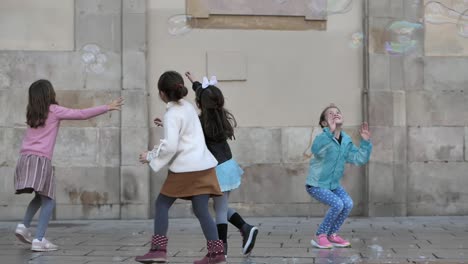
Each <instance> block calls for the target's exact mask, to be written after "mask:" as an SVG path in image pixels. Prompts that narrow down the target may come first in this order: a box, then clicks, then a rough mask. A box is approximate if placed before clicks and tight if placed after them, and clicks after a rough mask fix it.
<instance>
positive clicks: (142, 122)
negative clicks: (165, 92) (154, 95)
mask: <svg viewBox="0 0 468 264" xmlns="http://www.w3.org/2000/svg"><path fill="white" fill-rule="evenodd" d="M122 96H123V97H124V98H125V106H124V108H123V109H122V127H131V128H148V127H149V124H148V122H149V121H148V95H147V93H146V92H145V91H144V90H124V91H122Z"/></svg>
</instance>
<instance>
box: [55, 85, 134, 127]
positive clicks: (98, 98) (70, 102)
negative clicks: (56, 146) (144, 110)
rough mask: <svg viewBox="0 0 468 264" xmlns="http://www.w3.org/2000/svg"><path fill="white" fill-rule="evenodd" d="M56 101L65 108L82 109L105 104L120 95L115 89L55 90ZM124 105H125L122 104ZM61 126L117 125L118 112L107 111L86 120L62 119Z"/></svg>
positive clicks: (118, 119) (118, 124)
mask: <svg viewBox="0 0 468 264" xmlns="http://www.w3.org/2000/svg"><path fill="white" fill-rule="evenodd" d="M56 94H57V101H58V103H59V104H60V105H61V106H63V107H67V108H72V109H84V108H89V107H94V106H98V105H107V104H109V103H110V102H112V100H114V99H117V98H118V97H120V92H117V91H57V92H56ZM124 107H125V106H124ZM60 126H61V127H119V126H120V112H119V111H109V112H107V113H105V114H102V115H100V116H96V117H93V118H90V119H88V120H70V121H68V120H64V121H62V122H60Z"/></svg>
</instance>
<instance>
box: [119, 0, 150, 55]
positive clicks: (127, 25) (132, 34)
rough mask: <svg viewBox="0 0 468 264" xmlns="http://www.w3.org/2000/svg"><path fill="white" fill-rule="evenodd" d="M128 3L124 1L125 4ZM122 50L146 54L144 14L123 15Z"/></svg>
mask: <svg viewBox="0 0 468 264" xmlns="http://www.w3.org/2000/svg"><path fill="white" fill-rule="evenodd" d="M126 2H128V1H124V3H126ZM122 26H123V50H124V51H125V50H128V51H140V52H143V53H145V52H146V45H147V44H146V14H145V13H138V14H137V13H130V14H129V13H124V14H123V25H122Z"/></svg>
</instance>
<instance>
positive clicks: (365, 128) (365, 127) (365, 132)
mask: <svg viewBox="0 0 468 264" xmlns="http://www.w3.org/2000/svg"><path fill="white" fill-rule="evenodd" d="M359 134H361V138H362V139H364V140H369V139H370V137H371V132H370V131H369V124H367V123H365V122H364V123H362V125H361V128H359Z"/></svg>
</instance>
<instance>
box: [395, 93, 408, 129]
mask: <svg viewBox="0 0 468 264" xmlns="http://www.w3.org/2000/svg"><path fill="white" fill-rule="evenodd" d="M392 101H393V126H395V127H403V126H406V93H405V92H404V91H401V90H400V91H394V92H393V100H392Z"/></svg>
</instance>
